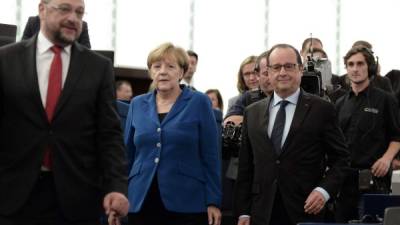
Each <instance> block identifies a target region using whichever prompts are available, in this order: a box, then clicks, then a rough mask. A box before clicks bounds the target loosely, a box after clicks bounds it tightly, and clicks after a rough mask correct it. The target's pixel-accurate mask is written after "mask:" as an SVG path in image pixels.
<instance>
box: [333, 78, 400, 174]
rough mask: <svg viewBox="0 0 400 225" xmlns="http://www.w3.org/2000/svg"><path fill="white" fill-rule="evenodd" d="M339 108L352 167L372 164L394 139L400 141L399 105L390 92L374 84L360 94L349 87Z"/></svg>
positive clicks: (338, 104)
mask: <svg viewBox="0 0 400 225" xmlns="http://www.w3.org/2000/svg"><path fill="white" fill-rule="evenodd" d="M336 108H337V112H338V118H339V124H340V126H341V129H342V130H343V133H344V134H345V138H346V142H347V144H348V145H349V150H350V153H351V166H352V167H353V168H360V169H362V168H370V167H371V166H372V165H373V164H374V163H375V161H376V160H378V159H379V158H380V157H382V155H383V154H384V153H385V152H386V150H387V148H388V146H389V143H390V142H391V141H400V119H399V107H398V105H397V101H396V100H395V98H394V96H392V95H391V94H389V93H387V92H385V91H383V90H381V89H378V88H375V87H371V86H370V87H367V88H366V89H365V90H363V91H362V92H360V93H358V95H355V93H354V92H352V91H350V92H348V93H347V94H346V95H345V96H343V97H341V98H340V99H339V100H338V101H337V103H336Z"/></svg>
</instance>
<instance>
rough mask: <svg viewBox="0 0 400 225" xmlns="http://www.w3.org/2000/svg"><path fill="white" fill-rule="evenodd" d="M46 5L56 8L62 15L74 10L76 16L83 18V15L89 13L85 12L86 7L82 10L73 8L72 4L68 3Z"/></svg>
mask: <svg viewBox="0 0 400 225" xmlns="http://www.w3.org/2000/svg"><path fill="white" fill-rule="evenodd" d="M46 5H47V6H49V7H51V8H52V9H55V10H56V11H57V12H58V13H59V14H60V15H63V16H66V15H69V14H71V13H72V12H73V13H75V15H76V17H77V18H78V19H80V20H82V19H83V17H84V16H85V15H86V14H87V13H86V12H85V9H82V10H81V9H80V8H76V9H73V8H72V6H70V5H67V4H61V5H53V4H46Z"/></svg>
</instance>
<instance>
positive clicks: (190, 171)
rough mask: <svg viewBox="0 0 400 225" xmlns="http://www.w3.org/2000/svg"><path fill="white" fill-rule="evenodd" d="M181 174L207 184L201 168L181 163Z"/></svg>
mask: <svg viewBox="0 0 400 225" xmlns="http://www.w3.org/2000/svg"><path fill="white" fill-rule="evenodd" d="M179 172H180V174H182V175H184V176H187V177H190V178H193V179H196V180H198V181H200V182H202V183H205V182H206V180H205V178H204V174H203V171H202V170H201V168H198V167H193V166H189V165H185V164H183V163H179Z"/></svg>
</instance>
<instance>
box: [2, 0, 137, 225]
mask: <svg viewBox="0 0 400 225" xmlns="http://www.w3.org/2000/svg"><path fill="white" fill-rule="evenodd" d="M84 7H85V5H84V2H83V0H42V1H41V3H40V4H39V15H40V20H41V30H40V32H39V34H38V35H36V36H34V37H33V38H31V39H28V40H26V41H21V42H19V43H16V44H13V45H8V46H5V47H2V48H0V149H1V151H0V199H1V201H0V224H2V225H11V224H12V225H14V224H28V225H30V224H49V225H53V224H54V225H55V224H57V225H59V224H62V225H66V224H68V225H76V224H79V225H98V224H99V219H100V215H101V214H102V212H104V210H103V209H102V206H103V207H104V208H105V211H106V214H108V215H109V220H110V222H111V223H110V224H116V223H117V221H116V220H117V218H116V217H119V216H124V215H126V213H127V210H128V207H129V203H128V200H127V198H126V197H125V196H126V193H127V176H126V170H127V167H126V157H125V154H124V147H123V138H122V133H121V128H120V123H119V119H118V115H117V112H116V108H115V90H114V77H113V74H112V65H111V62H110V61H109V60H108V59H106V58H104V57H102V56H100V55H97V54H96V53H94V52H92V51H90V50H88V49H87V48H85V47H83V46H82V45H80V44H78V43H77V42H76V41H75V40H76V39H77V38H78V36H79V35H80V33H81V30H82V17H83V14H84V9H85V8H84Z"/></svg>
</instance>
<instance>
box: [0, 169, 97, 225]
mask: <svg viewBox="0 0 400 225" xmlns="http://www.w3.org/2000/svg"><path fill="white" fill-rule="evenodd" d="M0 224H1V225H100V219H99V220H98V221H68V220H67V219H66V218H65V217H64V216H63V214H62V213H61V211H60V209H59V206H58V201H57V195H56V188H55V184H54V178H53V174H52V173H51V172H42V173H41V174H40V176H39V179H38V180H37V182H36V184H35V187H34V189H33V191H32V193H31V195H30V197H29V199H28V200H27V202H26V203H25V204H24V206H23V207H22V208H21V209H20V210H19V211H18V212H16V213H15V214H13V215H11V216H2V215H0Z"/></svg>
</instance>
